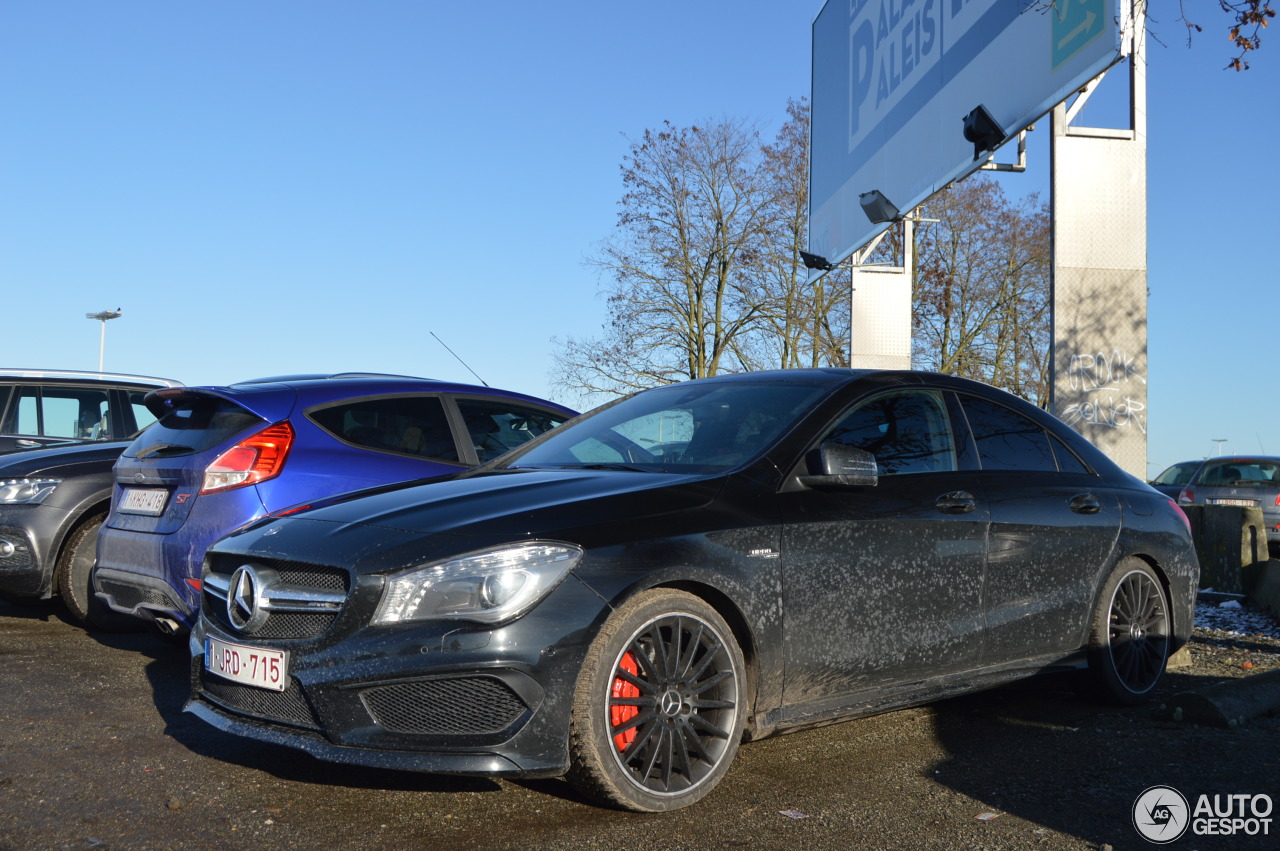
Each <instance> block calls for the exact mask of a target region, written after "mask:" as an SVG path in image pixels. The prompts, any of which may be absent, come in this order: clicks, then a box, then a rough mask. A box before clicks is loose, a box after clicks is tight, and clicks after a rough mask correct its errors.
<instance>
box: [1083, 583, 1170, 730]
mask: <svg viewBox="0 0 1280 851" xmlns="http://www.w3.org/2000/svg"><path fill="white" fill-rule="evenodd" d="M1172 632H1173V630H1172V623H1171V622H1170V619H1169V598H1168V596H1167V595H1166V594H1165V590H1164V585H1163V584H1162V583H1161V582H1160V577H1158V576H1156V574H1155V571H1153V570H1152V569H1151V568H1150V567H1149V566H1148V565H1147V564H1146V562H1143V561H1141V560H1140V559H1136V558H1128V559H1125V560H1124V561H1122V562H1121V563H1120V564H1119V565H1118V566H1117V567H1116V569H1115V570H1114V571H1112V573H1111V576H1109V577H1108V578H1107V581H1106V582H1105V583H1103V586H1102V593H1101V594H1100V595H1099V596H1098V602H1097V604H1096V606H1095V609H1094V615H1093V622H1092V626H1091V629H1090V634H1089V679H1090V684H1091V686H1092V689H1093V691H1094V693H1095V694H1097V695H1098V696H1100V697H1102V698H1104V699H1106V700H1108V701H1110V702H1112V703H1118V704H1121V705H1124V706H1136V705H1138V704H1140V703H1144V702H1146V701H1147V699H1149V698H1150V697H1151V695H1152V693H1153V692H1154V691H1155V690H1156V687H1157V686H1158V685H1159V684H1160V680H1161V678H1163V676H1164V669H1165V664H1166V663H1167V662H1168V660H1169V653H1170V650H1171V648H1172V645H1173V640H1172V638H1171V635H1172Z"/></svg>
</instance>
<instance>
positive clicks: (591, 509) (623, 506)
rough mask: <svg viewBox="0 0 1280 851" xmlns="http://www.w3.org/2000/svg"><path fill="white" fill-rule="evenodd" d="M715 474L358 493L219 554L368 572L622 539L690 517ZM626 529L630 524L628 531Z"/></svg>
mask: <svg viewBox="0 0 1280 851" xmlns="http://www.w3.org/2000/svg"><path fill="white" fill-rule="evenodd" d="M723 482H724V477H723V476H706V475H696V476H675V475H669V474H660V473H638V472H623V471H611V470H610V471H606V470H556V471H543V470H529V471H508V472H501V473H488V474H483V475H478V476H477V475H472V476H467V475H463V476H457V477H454V478H450V479H444V480H434V481H431V482H429V483H425V484H409V485H405V486H397V487H394V488H382V489H377V490H374V491H362V492H357V493H354V494H349V495H345V496H342V497H338V498H335V499H332V500H328V501H326V502H324V503H321V504H319V505H318V506H316V507H313V508H309V509H306V510H303V511H301V512H300V513H296V514H288V515H285V516H276V517H268V518H264V519H263V520H259V521H257V522H256V523H252V524H250V525H249V526H247V527H245V528H244V529H241V530H239V531H238V532H235V533H233V534H231V535H229V536H228V537H227V538H224V539H223V540H222V541H221V542H219V543H218V544H216V545H215V549H217V550H219V551H223V552H236V553H241V554H245V555H254V556H262V557H284V558H289V559H291V560H307V561H315V562H318V563H324V564H338V565H344V566H350V567H353V568H357V569H359V570H360V571H361V572H375V571H379V570H385V569H394V568H398V567H402V566H405V565H407V564H421V563H423V562H425V561H429V560H432V559H435V558H444V557H448V556H452V555H457V554H460V553H464V552H470V551H472V550H477V549H482V548H484V547H487V546H493V545H498V544H503V543H509V542H513V541H522V540H535V539H543V540H568V541H572V542H574V543H578V544H581V545H583V546H586V547H591V546H593V545H597V544H599V543H602V542H607V543H622V542H624V541H626V540H627V539H628V536H629V535H630V534H634V537H635V538H637V539H639V538H643V537H645V536H648V535H652V534H653V529H654V526H655V524H658V525H660V526H662V527H663V528H670V529H671V531H672V532H674V531H675V529H676V527H677V526H680V525H683V522H685V521H688V520H690V519H691V517H690V515H691V512H693V511H694V510H695V509H699V508H702V507H704V506H706V505H708V504H709V503H710V502H711V501H712V500H713V499H714V498H715V496H716V494H717V493H718V492H719V490H720V488H721V486H722V485H723ZM629 530H634V531H633V532H632V531H629Z"/></svg>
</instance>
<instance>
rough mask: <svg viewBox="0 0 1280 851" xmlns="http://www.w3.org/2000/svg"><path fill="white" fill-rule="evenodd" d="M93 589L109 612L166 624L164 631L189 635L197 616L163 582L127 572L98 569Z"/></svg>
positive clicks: (189, 606) (195, 609) (194, 610)
mask: <svg viewBox="0 0 1280 851" xmlns="http://www.w3.org/2000/svg"><path fill="white" fill-rule="evenodd" d="M93 590H94V593H95V595H96V596H97V597H98V599H100V600H102V602H104V603H105V604H106V605H107V606H108V607H109V608H110V609H111V610H112V611H116V612H120V613H121V614H125V615H132V616H133V617H135V618H140V619H142V620H145V621H154V622H156V623H161V624H165V622H166V621H170V622H172V623H173V624H176V626H172V625H169V624H165V625H166V626H167V627H168V629H166V631H173V632H190V631H191V627H192V626H193V625H194V624H195V620H196V617H197V616H198V615H199V614H200V611H199V609H198V608H196V607H194V606H192V605H191V604H189V603H188V602H187V601H186V600H183V599H181V598H180V597H179V596H178V595H177V594H176V593H175V591H174V589H173V586H171V585H170V584H169V583H168V582H165V581H164V580H162V579H157V578H155V577H153V576H144V575H142V574H138V573H133V572H130V571H126V570H115V569H112V568H109V567H97V568H95V569H94V571H93Z"/></svg>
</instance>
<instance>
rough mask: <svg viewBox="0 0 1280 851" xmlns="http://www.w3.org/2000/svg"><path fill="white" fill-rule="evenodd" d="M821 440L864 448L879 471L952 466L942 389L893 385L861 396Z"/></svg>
mask: <svg viewBox="0 0 1280 851" xmlns="http://www.w3.org/2000/svg"><path fill="white" fill-rule="evenodd" d="M826 441H835V442H836V443H843V444H845V445H846V446H852V447H855V448H857V449H864V450H866V451H867V452H870V453H871V454H872V455H874V456H876V463H877V464H878V465H879V467H880V474H881V475H883V476H892V475H898V474H906V473H936V472H946V471H951V470H955V469H956V451H955V440H954V438H953V437H952V434H951V421H950V419H949V418H948V417H947V406H946V403H945V401H944V400H943V398H942V395H941V394H940V393H938V392H936V391H932V390H899V391H895V392H892V393H884V394H881V395H879V396H876V397H874V398H872V399H870V400H868V401H866V402H863V403H862V404H860V405H859V406H858V407H856V408H854V409H853V410H852V411H851V412H850V413H849V414H847V415H846V416H845V418H844V419H842V420H841V421H840V423H839V424H838V425H837V426H836V427H835V428H833V429H832V430H831V432H830V433H829V434H828V435H827V436H826V437H825V438H824V439H823V442H826Z"/></svg>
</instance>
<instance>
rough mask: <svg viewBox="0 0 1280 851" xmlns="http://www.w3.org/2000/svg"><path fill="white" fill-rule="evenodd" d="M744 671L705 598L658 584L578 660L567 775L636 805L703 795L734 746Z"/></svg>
mask: <svg viewBox="0 0 1280 851" xmlns="http://www.w3.org/2000/svg"><path fill="white" fill-rule="evenodd" d="M745 669H746V666H745V663H744V662H743V658H742V651H741V650H740V649H739V647H738V644H737V642H736V641H735V640H734V637H733V632H732V631H731V630H730V629H729V626H728V624H726V623H725V621H724V619H723V618H722V617H720V615H719V613H717V612H716V610H715V609H713V608H712V607H711V606H709V605H708V604H707V603H706V602H704V601H703V600H702V599H700V598H698V597H695V596H693V595H692V594H687V593H685V592H683V591H676V590H674V589H665V588H664V589H656V590H653V591H647V592H645V593H642V594H639V595H637V596H636V597H634V598H633V599H631V600H629V601H628V602H627V603H625V604H624V605H623V606H622V607H621V608H619V609H618V611H616V612H615V613H614V614H613V615H612V616H611V617H610V618H609V620H608V621H607V622H606V623H605V625H604V627H603V628H602V629H601V630H600V634H599V635H598V636H596V639H595V641H593V642H592V644H591V647H590V649H589V650H588V652H587V657H586V659H585V661H584V662H583V668H582V673H581V675H580V677H579V679H578V686H577V689H576V691H575V693H574V701H573V715H572V719H571V722H570V738H569V750H570V758H571V761H572V762H571V766H572V767H571V768H570V772H569V781H570V782H571V783H572V784H573V785H574V786H575V787H577V789H578V790H579V791H580V792H582V793H583V794H584V795H586V796H587V797H589V798H591V799H593V800H595V801H597V802H600V803H604V804H606V805H609V806H614V807H619V808H622V809H627V810H634V811H636V812H650V813H653V812H667V811H669V810H675V809H679V808H680V807H685V806H688V805H689V804H692V803H694V802H695V801H698V800H700V799H701V798H702V797H703V796H705V795H706V794H707V793H708V792H710V791H711V790H712V789H713V788H714V787H715V786H716V784H717V783H719V782H720V779H721V778H722V777H723V776H724V774H725V772H727V771H728V770H729V766H730V765H731V764H732V763H733V757H734V754H735V753H737V750H738V743H739V741H740V740H741V738H742V727H743V720H744V718H745V717H746V709H747V687H746V677H745V676H744V672H745Z"/></svg>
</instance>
